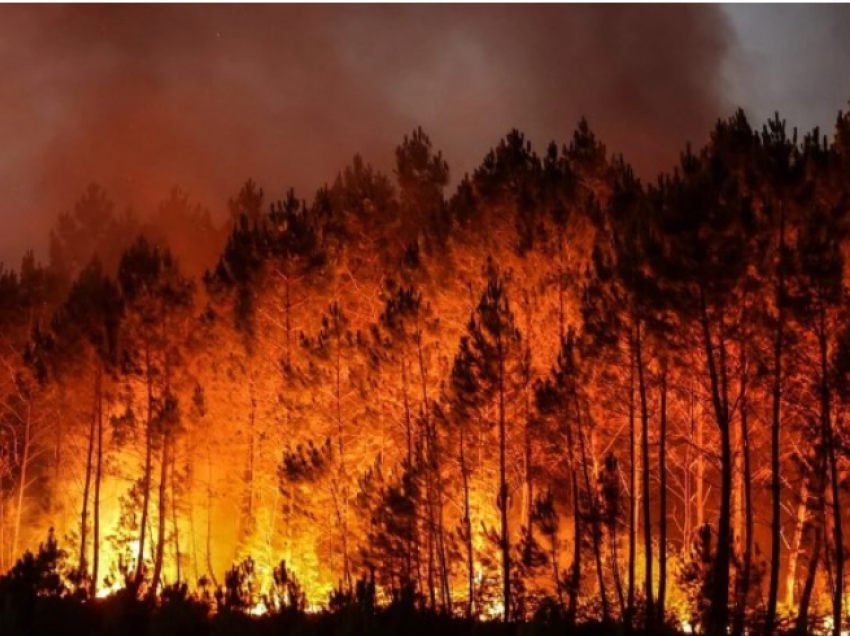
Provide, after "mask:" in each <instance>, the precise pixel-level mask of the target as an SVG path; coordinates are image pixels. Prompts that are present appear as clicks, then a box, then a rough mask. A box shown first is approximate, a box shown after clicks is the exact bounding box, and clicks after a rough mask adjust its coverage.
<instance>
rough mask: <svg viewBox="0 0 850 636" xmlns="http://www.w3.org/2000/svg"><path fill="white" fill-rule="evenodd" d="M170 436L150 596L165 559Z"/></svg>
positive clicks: (164, 443)
mask: <svg viewBox="0 0 850 636" xmlns="http://www.w3.org/2000/svg"><path fill="white" fill-rule="evenodd" d="M169 440H170V435H169V434H168V433H167V432H166V433H165V434H164V435H163V438H162V456H161V458H160V471H159V501H158V508H159V510H158V518H157V533H156V556H155V558H154V565H153V578H152V579H151V588H150V595H151V596H152V597H154V596H156V594H157V589H158V588H159V583H160V579H161V577H162V565H163V560H164V558H165V521H166V519H167V518H168V508H167V502H166V493H167V492H168V447H169Z"/></svg>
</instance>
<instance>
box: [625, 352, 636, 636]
mask: <svg viewBox="0 0 850 636" xmlns="http://www.w3.org/2000/svg"><path fill="white" fill-rule="evenodd" d="M633 342H634V337H633V336H632V338H630V339H629V574H628V600H627V602H626V615H625V617H624V622H625V624H626V629H631V628H632V627H633V619H634V613H635V567H636V564H637V531H638V530H637V529H638V497H637V472H638V467H637V434H636V431H635V365H634V351H633V350H634V347H633Z"/></svg>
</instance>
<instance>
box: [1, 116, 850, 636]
mask: <svg viewBox="0 0 850 636" xmlns="http://www.w3.org/2000/svg"><path fill="white" fill-rule="evenodd" d="M848 142H850V117H848V116H847V115H842V117H840V118H839V120H838V126H837V129H836V132H835V136H834V138H833V139H832V140H831V141H828V142H826V141H824V140H823V139H822V138H821V136H820V133H818V132H815V133H812V134H811V135H808V136H806V137H805V138H804V139H803V141H802V142H799V141H797V140H796V139H794V138H791V137H789V136H788V135H786V132H785V124H784V122H781V121H779V120H778V118H777V119H775V120H771V121H770V122H768V123H767V124H766V126H765V127H764V129H763V130H761V131H757V130H754V129H752V128H751V127H750V124H749V123H748V122H747V121H746V119H745V118H744V117H743V114H741V113H738V114H736V115H735V116H733V117H732V118H730V119H728V120H724V121H721V122H720V123H718V125H717V126H716V128H715V129H714V131H713V133H712V136H711V142H710V143H709V144H708V145H707V146H706V147H705V148H704V149H703V150H701V151H700V152H698V153H692V152H688V153H685V155H684V156H683V158H682V162H681V165H680V167H679V168H678V170H677V171H676V172H674V173H673V174H670V175H667V176H664V177H662V178H661V179H660V180H659V181H658V182H657V184H655V185H644V184H642V183H641V182H640V181H639V180H637V179H636V178H635V176H634V175H633V173H632V171H631V170H630V168H629V166H628V165H627V164H626V163H625V162H624V161H623V160H622V159H620V158H612V157H610V156H609V155H608V154H607V153H606V151H605V148H604V146H602V144H601V143H600V142H599V141H598V140H597V138H596V137H595V136H594V134H593V133H592V132H591V130H590V128H589V127H588V125H587V124H586V123H585V122H581V123H580V125H579V126H578V128H577V130H576V132H575V135H574V137H573V139H572V140H571V142H570V143H569V144H568V145H566V146H564V147H563V148H562V149H559V148H558V147H557V146H555V145H552V146H550V147H549V149H548V150H547V151H546V153H545V154H543V155H542V156H538V155H537V154H535V153H534V151H533V150H532V149H531V146H530V144H529V143H528V142H527V141H526V140H525V138H524V137H523V136H522V135H521V134H520V133H518V132H516V131H515V132H513V133H511V134H510V135H508V136H507V138H506V139H504V140H503V141H502V142H500V143H499V145H498V146H496V148H495V149H494V150H492V151H491V152H490V153H489V154H488V155H487V157H486V158H485V160H484V162H483V163H482V165H481V167H480V168H479V169H478V170H477V171H475V172H474V173H473V174H472V175H471V176H468V177H465V178H464V179H462V180H461V181H460V182H459V185H458V186H457V190H456V192H455V193H454V195H453V196H451V197H449V198H446V196H445V188H446V187H447V185H448V183H449V173H448V166H447V164H446V162H445V161H444V160H443V158H442V156H441V155H440V154H439V153H437V152H435V151H434V150H433V148H432V146H431V142H430V139H429V138H428V136H427V135H426V134H425V133H423V132H422V131H421V130H420V129H417V130H416V131H414V133H413V134H412V135H411V136H409V137H406V138H405V139H404V141H403V142H402V144H401V145H400V146H399V147H398V150H397V153H396V160H397V164H396V169H395V177H396V178H395V181H391V180H390V179H389V178H387V177H385V176H383V175H382V174H381V173H379V172H378V171H377V170H374V169H373V168H371V167H370V166H369V165H368V164H366V163H365V162H363V161H362V159H360V158H357V159H355V160H354V162H353V163H352V165H351V166H349V167H348V168H346V169H345V170H344V171H343V172H342V173H341V174H340V176H339V178H338V179H337V180H336V181H335V182H334V183H333V184H332V185H330V186H328V187H326V188H323V189H322V190H320V191H319V192H318V193H317V195H316V196H315V198H314V199H313V200H312V202H310V203H308V202H307V201H304V200H302V199H299V198H297V197H296V196H295V195H294V193H292V192H290V193H288V195H287V197H286V198H284V200H282V201H279V202H278V201H273V202H271V203H269V202H268V201H267V200H266V197H265V195H264V193H263V191H262V190H261V189H260V188H259V187H258V186H257V185H256V184H254V183H253V182H249V183H247V184H246V185H245V186H244V188H243V189H242V190H241V191H240V192H239V193H238V194H237V195H236V196H235V197H234V198H233V199H232V200H231V201H230V206H229V207H230V213H231V216H230V219H229V224H228V227H227V233H228V234H227V239H226V241H225V242H224V245H223V247H222V249H221V256H220V258H219V259H218V262H217V263H216V264H215V266H214V267H211V268H210V269H209V271H208V272H207V273H206V274H205V275H204V276H203V277H192V276H190V275H189V274H187V273H186V272H184V271H183V270H182V269H181V266H180V258H179V254H178V255H174V254H172V253H171V251H170V250H169V249H168V247H167V245H165V244H163V242H162V241H159V240H158V239H156V238H155V237H153V236H138V229H139V228H137V227H133V226H131V225H125V221H122V220H121V219H120V218H119V217H117V216H116V215H115V213H114V206H113V204H112V203H111V202H110V201H109V199H108V197H107V195H106V193H105V192H104V191H103V190H101V189H100V188H98V187H96V186H92V187H91V188H90V189H88V190H87V191H86V193H85V194H84V196H83V197H82V199H80V201H79V203H78V204H77V205H76V207H75V208H74V210H73V212H71V213H69V214H68V215H66V216H63V217H62V219H61V220H60V222H59V224H58V225H57V227H56V230H55V231H54V233H53V234H52V235H51V237H52V242H53V245H52V249H51V257H50V262H49V263H48V264H47V265H44V266H42V265H39V264H38V263H37V262H36V261H35V259H34V258H33V257H32V256H29V257H27V258H26V259H25V260H24V262H23V263H22V265H21V267H20V269H19V270H15V271H13V270H3V271H2V273H0V324H1V325H2V329H3V347H4V348H3V354H2V356H3V357H2V361H3V366H4V369H5V370H6V373H4V376H3V380H2V382H3V384H2V386H0V397H2V400H3V402H2V412H1V413H0V418H2V419H0V423H2V433H0V460H2V464H0V468H2V480H0V487H2V490H0V513H2V516H0V533H2V534H0V569H2V571H4V572H7V573H8V574H7V575H6V576H4V577H3V578H0V596H2V595H7V598H16V599H17V598H20V597H19V596H15V595H20V594H23V592H22V591H21V590H22V589H26V590H35V591H34V592H33V593H34V595H35V597H36V598H42V597H49V598H59V599H66V600H68V602H69V603H70V602H72V600H71V599H80V598H81V599H83V600H84V601H87V600H88V599H95V605H100V606H103V607H117V606H120V603H124V602H127V603H129V602H137V603H142V602H147V603H149V605H147V606H145V607H148V610H146V611H151V612H155V611H165V610H164V609H161V608H167V607H171V605H169V604H174V603H184V604H186V605H187V606H188V607H196V606H197V607H200V608H201V609H199V610H197V612H198V615H203V616H204V618H203V620H210V619H209V618H208V616H210V615H213V616H219V615H220V616H224V617H229V616H230V617H232V616H233V615H235V614H238V615H242V616H249V617H255V618H256V619H257V620H265V619H269V620H272V619H273V618H275V617H286V616H302V615H305V614H316V615H317V617H321V616H340V615H343V614H344V612H345V611H349V612H360V613H361V614H358V615H360V616H365V617H372V616H375V615H377V614H378V613H379V612H380V611H381V610H380V608H395V607H405V608H408V609H409V610H410V611H414V610H415V611H418V612H423V616H424V615H425V614H427V615H428V616H431V617H436V618H433V620H440V619H439V617H456V618H457V619H461V618H468V619H480V620H481V621H489V620H498V621H516V622H522V621H530V620H538V621H544V620H546V621H555V622H554V623H553V624H557V625H561V624H563V625H575V624H577V623H584V622H588V621H597V620H598V621H603V622H606V623H615V622H620V623H623V624H626V625H630V626H641V627H642V628H646V629H647V630H650V631H651V630H653V629H661V627H662V626H663V625H669V626H671V627H672V628H675V629H678V630H680V631H681V632H683V633H706V634H711V635H712V636H723V635H725V634H733V635H734V636H744V635H745V634H756V633H767V634H771V633H775V632H777V631H779V630H786V629H787V630H792V629H796V630H797V633H805V632H810V633H823V634H831V636H842V635H843V634H846V633H847V632H846V630H847V625H848V621H847V619H846V610H847V592H846V587H845V578H846V572H845V561H846V547H845V543H844V541H845V539H844V528H845V527H846V526H845V521H846V519H845V515H844V514H843V505H842V502H843V501H844V500H845V499H846V498H847V493H846V490H847V480H846V472H847V469H848V467H850V453H848V451H847V448H848V447H849V446H850V444H848V443H847V442H846V440H847V439H848V432H847V430H845V429H846V419H847V418H846V413H847V408H848V406H850V381H848V380H850V294H848V290H847V288H846V286H845V281H846V280H847V265H846V262H845V254H844V253H845V251H846V249H847V245H848V244H850V243H848V232H850V206H848V202H850V178H848V175H850V144H848ZM168 205H169V206H170V207H169V210H171V211H172V214H186V215H187V217H190V218H191V217H192V214H194V213H195V209H194V208H193V206H192V205H191V204H190V203H189V202H188V199H186V197H185V196H183V195H181V194H180V193H177V192H175V193H172V195H171V199H169V202H168ZM83 236H85V237H86V240H81V239H80V237H83ZM119 247H120V249H118V248H119ZM47 528H53V530H51V533H50V535H49V537H48V539H47V541H46V542H45V535H46V529H47ZM39 543H41V547H40V548H39V549H38V550H37V551H36V552H29V553H27V555H26V556H24V557H23V558H21V559H20V560H19V557H21V554H22V553H23V552H24V550H25V549H29V550H35V549H36V547H37V546H38V545H39ZM28 577H29V578H28ZM21 581H34V582H33V583H32V585H31V587H30V588H27V587H25V586H24V587H21V586H23V583H21ZM16 586H17V587H16ZM126 599H130V601H127V600H126ZM193 604H195V605H193ZM150 608H154V609H150ZM156 608H160V609H159V610H157V609H156ZM387 611H390V610H389V609H388V610H387ZM340 613H343V614H340ZM198 620H201V619H198ZM221 620H225V619H224V618H223V619H221ZM281 620H283V619H281ZM287 620H289V619H287ZM317 620H319V619H318V618H317ZM363 620H366V619H365V618H364V619H363ZM370 620H371V619H370ZM429 620H431V619H429ZM558 621H561V622H558Z"/></svg>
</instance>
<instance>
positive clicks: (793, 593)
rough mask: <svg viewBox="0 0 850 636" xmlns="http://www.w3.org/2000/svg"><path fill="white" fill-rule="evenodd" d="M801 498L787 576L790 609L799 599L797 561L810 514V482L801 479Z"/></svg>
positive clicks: (787, 596) (786, 592)
mask: <svg viewBox="0 0 850 636" xmlns="http://www.w3.org/2000/svg"><path fill="white" fill-rule="evenodd" d="M800 482H801V483H800V500H799V503H798V504H797V515H796V518H795V523H794V538H793V539H792V541H791V550H790V552H789V554H788V573H787V574H786V578H785V605H786V606H787V607H788V608H789V609H790V608H792V607H794V604H795V603H796V601H797V562H798V561H799V558H800V547H801V546H802V543H803V530H804V529H805V525H806V516H807V514H808V497H809V494H808V487H807V486H808V484H807V482H806V480H805V479H802V480H800Z"/></svg>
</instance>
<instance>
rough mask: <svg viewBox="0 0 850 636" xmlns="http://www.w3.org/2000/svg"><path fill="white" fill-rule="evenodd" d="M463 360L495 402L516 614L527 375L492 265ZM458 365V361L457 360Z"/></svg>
mask: <svg viewBox="0 0 850 636" xmlns="http://www.w3.org/2000/svg"><path fill="white" fill-rule="evenodd" d="M458 359H459V360H460V361H461V362H460V364H462V365H465V366H467V367H468V368H469V370H470V372H471V373H472V374H473V377H474V382H475V385H476V390H477V392H479V393H480V395H481V397H482V398H484V399H485V400H488V401H491V402H494V403H495V412H496V415H495V419H496V421H495V422H494V424H495V425H496V426H497V429H498V440H499V441H498V444H499V489H498V493H499V494H498V497H497V505H498V509H499V513H500V528H499V551H500V553H501V562H502V563H501V565H502V572H501V573H502V603H503V605H504V610H503V619H504V620H505V621H508V620H510V619H511V616H512V611H513V606H512V605H511V555H510V548H511V543H510V528H509V526H508V517H509V515H508V508H509V505H510V490H509V488H508V476H507V470H508V468H507V452H508V448H507V444H508V435H509V430H508V426H509V422H508V417H509V416H508V409H509V400H510V399H511V394H512V392H513V391H514V390H515V389H516V387H517V386H518V385H519V384H520V382H521V378H522V365H523V359H524V358H523V348H522V336H521V335H520V332H519V330H518V329H517V327H516V326H515V322H514V316H513V313H512V312H511V308H510V303H509V301H508V297H507V294H506V293H505V290H504V284H503V282H502V279H501V277H500V276H499V274H498V272H497V271H496V270H495V269H493V268H492V267H491V269H490V271H489V272H488V280H487V288H486V290H485V291H484V293H483V295H482V296H481V300H480V302H479V303H478V306H477V308H476V310H475V312H474V313H473V315H472V317H471V318H470V320H469V324H468V325H467V333H466V335H465V336H464V337H463V338H462V339H461V343H460V351H459V353H458ZM455 364H456V365H457V364H458V362H457V361H456V362H455Z"/></svg>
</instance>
